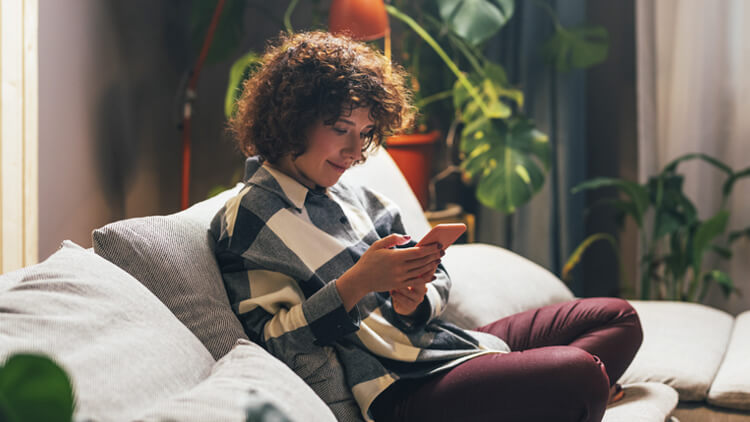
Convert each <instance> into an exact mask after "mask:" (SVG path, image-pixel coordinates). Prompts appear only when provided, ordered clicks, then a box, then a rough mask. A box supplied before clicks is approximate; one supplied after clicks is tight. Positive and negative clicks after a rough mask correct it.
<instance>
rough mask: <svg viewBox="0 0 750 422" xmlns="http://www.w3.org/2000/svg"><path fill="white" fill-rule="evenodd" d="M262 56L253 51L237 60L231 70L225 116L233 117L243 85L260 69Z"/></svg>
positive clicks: (225, 100)
mask: <svg viewBox="0 0 750 422" xmlns="http://www.w3.org/2000/svg"><path fill="white" fill-rule="evenodd" d="M260 61H261V56H259V55H258V54H257V53H255V52H254V51H251V52H249V53H247V54H245V55H244V56H242V57H240V58H239V59H237V61H236V62H234V64H232V68H231V69H230V70H229V84H228V86H227V94H226V96H225V97H224V115H225V116H226V117H227V118H230V117H232V115H233V114H234V112H235V108H236V103H237V99H238V98H239V97H240V95H242V84H243V83H244V82H245V80H247V79H248V78H249V77H250V76H251V75H252V74H253V73H255V72H256V71H257V70H258V69H259V68H260V64H261V63H260Z"/></svg>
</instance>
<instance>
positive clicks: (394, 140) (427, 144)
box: [385, 130, 440, 209]
mask: <svg viewBox="0 0 750 422" xmlns="http://www.w3.org/2000/svg"><path fill="white" fill-rule="evenodd" d="M439 137H440V132H439V131H437V130H435V131H432V132H429V133H414V134H405V135H395V136H391V137H389V138H388V139H386V142H385V144H386V148H387V149H388V153H389V154H390V155H391V157H393V161H395V162H396V165H398V168H399V169H401V173H403V174H404V177H406V181H407V182H409V186H410V187H411V190H412V191H414V194H415V195H416V196H417V199H418V200H419V203H420V204H421V205H422V209H427V206H428V204H429V199H430V198H429V182H430V170H431V166H432V154H433V150H434V143H435V141H436V140H437V139H438V138H439Z"/></svg>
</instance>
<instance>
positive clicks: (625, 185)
mask: <svg viewBox="0 0 750 422" xmlns="http://www.w3.org/2000/svg"><path fill="white" fill-rule="evenodd" d="M603 187H615V188H617V189H619V190H620V191H622V192H623V193H625V194H626V195H627V196H628V198H630V200H631V201H632V202H633V205H634V206H635V209H634V210H632V212H631V215H632V216H633V219H635V222H636V223H637V224H638V227H643V215H644V214H645V213H646V209H647V208H648V192H647V191H646V188H644V187H643V186H641V185H639V184H638V183H635V182H631V181H629V180H620V179H613V178H609V177H597V178H594V179H591V180H587V181H585V182H583V183H580V184H578V185H576V186H574V187H573V189H572V190H571V193H574V194H575V193H578V192H580V191H583V190H587V189H599V188H603Z"/></svg>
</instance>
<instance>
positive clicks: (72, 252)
mask: <svg viewBox="0 0 750 422" xmlns="http://www.w3.org/2000/svg"><path fill="white" fill-rule="evenodd" d="M20 352H37V353H42V354H45V355H48V356H50V357H51V358H52V359H53V360H55V361H56V362H57V363H58V364H59V365H60V366H62V368H63V369H64V370H65V371H66V372H67V373H68V375H69V376H70V378H71V380H72V383H73V389H74V394H75V396H76V410H75V417H76V420H89V419H91V420H96V421H125V420H133V417H135V416H137V414H138V413H140V412H141V411H142V410H143V409H144V408H148V407H149V406H151V405H152V404H153V403H155V402H157V401H159V400H160V399H163V398H167V397H170V396H172V395H174V394H176V393H178V392H181V391H185V390H187V389H190V388H191V387H193V386H194V385H196V384H198V383H199V382H200V381H201V380H202V379H204V378H205V377H206V376H207V375H208V374H209V372H210V370H211V367H212V366H213V364H214V359H213V358H212V357H211V354H210V353H209V352H208V350H206V348H205V347H204V346H203V344H201V342H200V341H199V340H198V339H197V338H196V337H195V336H194V335H193V334H192V333H191V332H190V331H189V330H188V329H187V328H186V327H185V326H184V325H182V324H181V323H180V321H178V320H177V318H175V317H174V315H172V313H171V312H170V311H169V309H167V307H166V306H164V304H162V303H161V302H160V301H159V299H158V298H156V297H155V296H154V295H153V294H151V292H149V291H148V290H147V289H146V288H145V287H144V286H143V285H142V284H141V283H139V282H138V281H137V280H135V279H134V278H133V277H131V276H130V275H129V274H128V273H126V272H125V271H123V270H121V269H120V268H118V267H117V266H116V265H114V264H112V263H111V262H109V261H107V260H105V259H104V258H102V257H100V256H98V255H96V254H94V253H93V252H90V251H87V250H85V249H83V248H81V247H80V246H78V245H76V244H74V243H73V242H70V241H65V242H63V245H62V248H61V249H60V250H58V251H57V252H55V253H54V254H52V256H50V257H49V258H47V259H46V260H45V261H44V262H42V263H40V264H37V265H33V266H30V267H26V268H23V269H20V270H17V271H14V272H11V273H7V274H3V275H2V276H0V362H4V361H5V360H6V359H7V358H8V357H9V356H10V355H13V354H15V353H20Z"/></svg>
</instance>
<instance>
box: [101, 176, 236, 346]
mask: <svg viewBox="0 0 750 422" xmlns="http://www.w3.org/2000/svg"><path fill="white" fill-rule="evenodd" d="M240 187H241V186H240V185H238V186H236V187H235V188H233V189H230V190H228V191H225V192H223V193H221V194H219V195H217V196H214V197H212V198H210V199H207V200H205V201H203V202H200V203H198V204H195V205H193V206H192V207H190V208H188V209H187V210H185V211H182V212H178V213H176V214H171V215H167V216H152V217H142V218H131V219H128V220H122V221H117V222H114V223H111V224H108V225H106V226H104V227H102V228H100V229H97V230H95V231H94V233H93V244H94V251H95V252H96V253H97V254H99V255H101V256H103V257H104V258H106V259H108V260H110V261H112V262H114V263H115V264H117V265H118V266H120V267H121V268H123V269H124V270H125V271H127V272H129V273H130V274H131V275H133V277H135V278H136V279H138V280H139V281H140V282H141V283H143V284H144V285H145V286H146V287H147V288H148V289H149V290H151V291H152V292H153V293H154V294H155V295H156V296H157V297H158V298H159V299H161V301H162V302H164V304H166V305H167V307H168V308H169V309H170V310H172V312H173V313H174V314H175V315H176V316H177V318H179V319H180V321H182V323H183V324H185V325H186V326H187V327H188V328H189V329H190V330H191V331H192V332H193V333H194V334H195V335H196V336H197V337H198V338H199V339H200V340H201V341H202V342H203V344H204V345H205V346H206V348H208V350H209V351H210V352H211V354H212V355H213V357H214V359H219V358H220V357H221V356H224V354H225V353H227V352H228V351H229V350H230V349H231V348H232V346H233V345H234V342H235V341H236V340H237V339H238V338H247V336H246V335H245V332H244V330H243V329H242V325H241V324H240V322H239V320H238V319H237V317H236V316H235V315H234V313H233V312H232V308H231V307H230V305H229V299H228V298H227V294H226V290H225V289H224V284H223V282H222V279H221V273H220V271H219V267H218V265H217V263H216V258H215V257H214V244H213V238H212V237H211V236H210V235H209V233H208V228H209V225H210V223H211V219H212V218H213V216H214V214H216V212H217V211H218V210H219V209H221V207H222V206H223V205H224V203H225V202H226V201H227V199H229V198H230V197H232V196H234V195H236V193H237V192H239V189H240Z"/></svg>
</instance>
